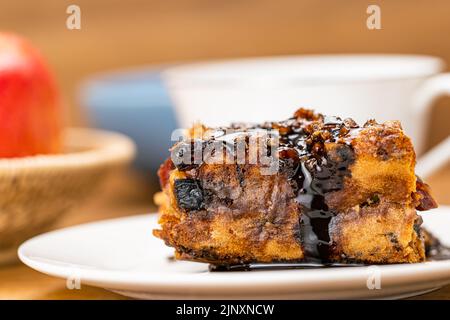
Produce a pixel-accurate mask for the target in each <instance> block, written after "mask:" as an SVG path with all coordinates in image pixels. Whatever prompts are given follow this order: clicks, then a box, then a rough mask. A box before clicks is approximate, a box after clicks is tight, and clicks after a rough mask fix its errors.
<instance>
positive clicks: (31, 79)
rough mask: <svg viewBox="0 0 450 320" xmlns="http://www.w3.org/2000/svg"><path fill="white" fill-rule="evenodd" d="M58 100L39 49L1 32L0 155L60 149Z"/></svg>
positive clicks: (42, 152) (54, 86)
mask: <svg viewBox="0 0 450 320" xmlns="http://www.w3.org/2000/svg"><path fill="white" fill-rule="evenodd" d="M61 112H62V110H61V100H60V96H59V92H58V90H57V87H56V84H55V80H54V78H53V76H52V74H51V73H50V71H49V69H48V67H47V65H46V63H45V61H44V59H43V58H42V56H41V55H40V53H39V52H38V51H37V50H36V49H35V48H34V47H33V46H32V45H31V44H30V43H29V42H28V41H26V40H25V39H23V38H21V37H19V36H17V35H14V34H11V33H0V158H16V157H26V156H33V155H38V154H53V153H59V152H61V128H62V123H61Z"/></svg>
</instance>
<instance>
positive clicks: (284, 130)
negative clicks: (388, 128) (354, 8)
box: [176, 109, 448, 271]
mask: <svg viewBox="0 0 450 320" xmlns="http://www.w3.org/2000/svg"><path fill="white" fill-rule="evenodd" d="M374 123H375V122H374V121H373V120H370V121H368V122H367V123H366V124H364V126H363V127H367V126H370V125H372V124H374ZM231 128H232V129H236V130H237V131H238V132H241V133H242V132H245V130H247V129H258V128H261V129H276V130H278V132H279V136H280V141H279V148H278V161H279V173H280V174H284V175H286V176H287V177H288V179H289V182H290V184H291V186H292V189H293V191H294V194H295V199H296V201H297V203H298V206H299V212H300V213H301V214H300V218H299V232H298V235H297V236H298V240H299V243H301V244H302V246H303V249H304V250H303V251H304V255H305V257H304V261H303V262H301V263H271V264H243V265H233V266H229V265H226V266H221V265H210V271H233V270H235V271H242V270H264V269H280V268H281V269H292V268H317V267H329V266H333V267H336V266H361V264H342V263H332V261H331V259H330V255H331V253H332V251H333V248H334V243H333V241H332V237H331V236H330V223H331V222H332V220H333V218H334V217H335V215H336V212H334V211H333V210H331V209H330V208H329V207H328V205H327V202H326V195H327V194H328V193H330V192H334V191H338V190H341V189H342V188H343V182H344V178H345V177H349V176H350V175H351V172H350V170H349V166H350V165H351V164H352V163H353V162H354V160H355V156H354V151H353V147H352V145H351V139H350V138H351V137H352V136H353V135H354V134H355V133H357V131H358V130H360V129H361V127H360V126H358V125H357V124H356V123H355V121H353V120H352V119H349V118H348V119H345V120H342V119H341V118H339V117H328V116H323V115H321V114H316V113H314V112H312V111H310V110H306V109H299V110H298V111H297V112H296V113H295V114H294V117H292V118H290V119H288V120H285V121H282V122H268V123H265V124H263V125H259V126H251V125H247V124H246V125H243V124H233V125H232V126H231ZM224 132H225V131H224V130H223V128H218V129H217V130H216V134H214V137H212V138H211V140H215V139H221V140H223V141H224V143H230V141H229V139H224V135H225V133H224ZM191 143H192V142H191ZM328 143H331V144H330V146H331V147H330V148H327V144H328ZM204 145H205V142H203V148H204ZM180 146H181V149H180V151H179V152H185V151H184V150H183V148H184V147H183V145H182V144H181V145H180ZM200 165H201V164H195V165H193V164H189V165H185V164H183V163H181V164H179V165H176V166H177V168H178V169H179V170H181V171H184V170H191V169H193V168H195V166H200ZM192 184H193V183H192ZM183 188H184V189H181V188H180V190H181V191H184V193H187V194H189V195H191V194H193V192H192V190H193V189H192V188H191V189H192V190H191V189H189V188H188V190H186V186H183ZM181 193H183V192H181ZM194 194H195V192H194ZM194 200H197V199H192V203H194V204H195V203H196V201H194ZM181 203H183V202H181ZM194 207H195V206H194ZM439 252H442V250H439ZM447 253H448V251H447Z"/></svg>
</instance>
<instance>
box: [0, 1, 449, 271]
mask: <svg viewBox="0 0 450 320" xmlns="http://www.w3.org/2000/svg"><path fill="white" fill-rule="evenodd" d="M71 4H76V5H78V6H79V7H80V8H81V30H68V29H67V28H66V19H67V17H68V14H67V13H66V9H67V7H68V6H69V5H71ZM370 4H377V5H379V6H380V7H381V12H382V15H381V21H382V30H368V28H367V27H366V19H367V13H366V9H367V6H368V5H370ZM449 14H450V1H448V0H433V1H426V0H415V1H408V0H396V1H376V2H373V1H361V0H345V1H317V0H277V1H274V0H179V1H167V0H146V1H144V0H128V1H119V0H108V1H106V0H95V1H92V0H90V1H88V0H77V1H66V0H58V1H54V0H39V1H33V2H31V1H28V0H15V1H5V0H2V1H1V2H0V29H1V30H4V31H12V32H14V33H18V34H21V35H23V36H25V37H27V38H28V39H30V40H31V41H32V42H33V43H34V45H35V46H36V47H38V48H39V49H40V50H41V52H42V53H43V55H44V56H45V57H46V59H47V61H48V63H49V64H50V66H51V68H52V69H53V71H54V73H55V74H56V77H57V79H58V82H59V85H60V89H61V91H62V93H63V97H64V100H65V102H66V108H67V110H66V122H67V124H68V125H71V126H86V125H87V126H89V125H95V123H93V119H92V118H91V117H90V116H89V115H88V113H87V112H86V108H85V107H86V106H85V105H83V104H85V103H86V100H83V99H81V98H80V86H81V85H82V84H83V83H84V81H85V80H86V79H87V78H91V77H92V76H95V75H96V74H101V73H103V72H110V71H114V70H120V69H126V68H138V67H142V66H145V67H148V68H160V67H161V65H171V64H178V63H184V62H192V61H201V60H211V59H222V58H239V57H256V56H272V55H293V54H324V53H407V54H427V55H435V56H438V57H441V58H442V59H444V61H445V62H446V63H447V65H448V66H450V42H449V41H448V35H449V34H450V19H448V16H449ZM447 70H448V68H447ZM158 99H161V100H163V101H164V103H166V101H165V99H168V98H167V97H165V96H159V95H158ZM449 119H450V98H445V97H443V98H441V99H439V100H438V101H437V102H436V105H435V107H434V109H433V113H432V120H431V121H432V128H433V130H432V131H430V134H429V135H428V136H427V137H426V142H427V143H426V146H427V148H430V147H432V146H433V145H435V144H437V143H438V142H439V141H440V140H442V139H443V138H445V137H447V136H448V135H449V133H450V126H449V125H448V123H449V122H448V120H449ZM172 120H173V119H172ZM172 120H171V121H172ZM150 152H151V151H150ZM449 178H450V170H449V168H448V167H447V168H445V169H444V170H442V171H441V172H440V173H439V174H436V175H434V176H433V177H432V178H431V179H429V182H430V184H431V186H432V188H433V190H434V193H435V195H436V198H437V200H438V201H439V202H440V203H446V204H450V198H449V197H448V196H447V195H446V190H448V188H449V186H450V185H449V181H450V179H449ZM157 190H158V185H157V184H156V182H155V179H154V172H147V173H144V174H143V173H142V171H141V172H136V171H129V172H124V173H120V174H117V175H116V176H114V177H111V178H110V180H108V183H107V184H106V187H105V188H103V189H102V191H101V192H100V193H99V195H98V196H96V197H92V198H93V199H91V200H89V201H88V202H87V203H86V204H84V205H83V207H82V208H79V209H78V210H77V211H76V214H75V213H74V214H71V215H70V216H68V218H67V220H65V221H64V222H62V224H65V225H67V224H74V223H79V222H83V221H88V220H94V219H101V218H105V217H114V216H120V215H126V214H136V213H143V212H150V211H155V209H156V208H155V206H154V204H153V200H152V194H153V193H154V192H155V191H157ZM11 272H15V271H11ZM5 278H6V277H5Z"/></svg>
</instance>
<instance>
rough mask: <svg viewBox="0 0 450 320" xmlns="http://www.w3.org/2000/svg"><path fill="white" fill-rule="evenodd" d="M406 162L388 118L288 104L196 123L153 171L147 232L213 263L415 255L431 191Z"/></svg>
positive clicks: (406, 144)
mask: <svg viewBox="0 0 450 320" xmlns="http://www.w3.org/2000/svg"><path fill="white" fill-rule="evenodd" d="M266 133H270V134H266ZM255 136H257V137H258V139H253V138H254V137H255ZM255 141H257V142H258V143H256V142H255ZM261 141H262V142H261ZM254 145H257V147H256V148H254ZM211 146H215V147H217V146H223V149H218V148H216V149H214V148H211ZM239 146H240V147H241V148H239ZM211 150H212V151H211ZM230 150H231V151H230ZM206 151H208V152H206ZM200 154H201V155H202V157H201V158H198V157H196V155H200ZM255 155H257V156H255ZM211 158H215V160H216V161H211ZM217 159H222V161H217ZM255 159H256V160H258V161H252V160H255ZM264 159H265V160H267V159H270V161H262V160H264ZM414 166H415V153H414V148H413V145H412V143H411V140H410V139H409V138H408V137H407V136H406V135H405V133H404V132H403V130H402V128H401V125H400V123H399V122H397V121H388V122H385V123H382V124H379V123H377V122H375V121H374V120H370V121H368V122H366V123H365V124H364V125H362V126H359V125H357V124H356V123H355V122H354V121H353V120H351V119H344V120H342V119H340V118H338V117H328V116H323V115H321V114H318V113H314V112H313V111H311V110H307V109H299V110H297V111H296V112H295V114H294V116H293V117H292V118H290V119H287V120H286V121H281V122H267V123H263V124H259V125H248V124H232V125H230V127H228V128H214V129H211V128H207V127H204V126H201V125H196V126H194V128H192V129H190V130H189V131H188V133H187V135H186V137H185V139H183V140H182V141H180V142H177V143H176V144H175V145H174V146H173V148H172V149H171V157H169V158H168V159H167V160H166V161H165V163H164V164H163V165H162V166H161V168H160V170H159V172H158V174H159V177H160V182H161V187H162V193H159V194H158V195H157V197H156V201H157V203H158V205H159V206H160V216H159V223H160V226H161V229H159V230H154V231H153V233H154V235H155V236H157V237H159V238H161V239H163V240H164V241H165V243H166V244H167V245H169V246H172V247H174V248H175V257H176V258H177V259H184V260H194V261H202V262H208V263H212V264H216V265H235V264H249V263H273V262H314V263H366V264H385V263H413V262H421V261H424V260H425V259H426V253H425V252H426V250H425V240H424V238H425V234H424V232H423V230H422V229H421V227H420V225H421V218H420V216H419V215H418V214H417V212H416V210H421V211H423V210H428V209H431V208H434V207H436V202H435V201H434V200H433V198H432V197H431V195H430V190H429V187H428V186H427V185H426V184H425V183H424V182H423V181H421V180H420V179H419V178H417V177H416V175H415V173H414Z"/></svg>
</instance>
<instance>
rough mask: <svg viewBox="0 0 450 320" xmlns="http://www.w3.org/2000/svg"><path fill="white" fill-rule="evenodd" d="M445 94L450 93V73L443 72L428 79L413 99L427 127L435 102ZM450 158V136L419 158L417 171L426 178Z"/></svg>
mask: <svg viewBox="0 0 450 320" xmlns="http://www.w3.org/2000/svg"><path fill="white" fill-rule="evenodd" d="M443 95H450V73H442V74H439V75H437V76H434V77H432V78H430V79H428V80H426V81H425V83H424V84H423V86H422V87H421V88H420V89H419V91H418V92H417V94H416V95H415V97H414V99H413V108H414V110H413V111H414V114H415V116H416V117H419V118H420V119H423V121H425V122H426V123H427V124H426V127H427V128H428V127H429V118H430V117H429V115H430V111H431V107H432V106H433V102H434V101H435V100H436V99H437V98H439V97H440V96H443ZM449 160H450V136H448V137H447V138H446V139H445V140H444V141H442V142H441V143H439V144H438V145H437V146H435V147H433V148H432V149H431V150H430V151H428V152H427V153H426V154H424V155H422V156H421V157H420V158H419V159H418V161H417V165H416V173H417V175H418V176H420V177H423V178H426V177H427V176H429V175H431V174H432V173H434V172H436V171H437V170H439V169H441V168H442V167H444V166H445V165H446V164H447V163H448V161H449Z"/></svg>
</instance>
